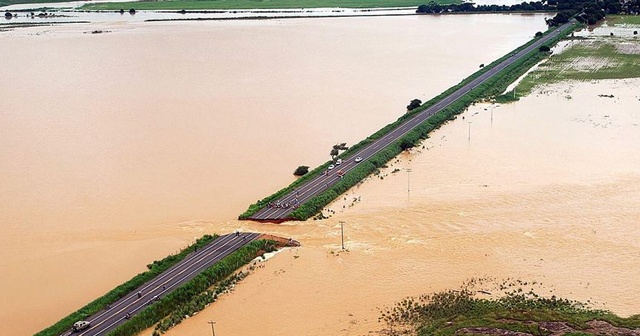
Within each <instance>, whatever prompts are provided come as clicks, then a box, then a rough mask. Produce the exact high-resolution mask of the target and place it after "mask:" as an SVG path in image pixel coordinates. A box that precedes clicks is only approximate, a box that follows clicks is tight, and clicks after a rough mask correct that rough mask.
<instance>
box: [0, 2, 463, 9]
mask: <svg viewBox="0 0 640 336" xmlns="http://www.w3.org/2000/svg"><path fill="white" fill-rule="evenodd" d="M0 1H22V0H0ZM438 2H440V3H443V4H450V3H458V2H459V1H457V0H439V1H438ZM421 3H422V0H272V1H254V0H166V1H153V2H122V3H116V2H111V3H97V4H90V5H85V6H83V7H82V9H84V10H118V9H120V8H125V9H126V8H135V9H143V10H159V9H169V10H171V9H174V10H181V9H185V10H202V9H292V8H389V7H417V6H418V5H420V4H421Z"/></svg>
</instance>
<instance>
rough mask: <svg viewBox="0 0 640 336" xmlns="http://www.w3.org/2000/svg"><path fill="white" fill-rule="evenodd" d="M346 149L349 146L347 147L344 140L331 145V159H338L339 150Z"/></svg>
mask: <svg viewBox="0 0 640 336" xmlns="http://www.w3.org/2000/svg"><path fill="white" fill-rule="evenodd" d="M347 149H349V147H347V143H346V142H343V143H341V144H335V145H333V149H331V153H330V155H331V159H332V160H333V161H336V160H337V159H338V155H340V151H341V150H343V151H344V150H347Z"/></svg>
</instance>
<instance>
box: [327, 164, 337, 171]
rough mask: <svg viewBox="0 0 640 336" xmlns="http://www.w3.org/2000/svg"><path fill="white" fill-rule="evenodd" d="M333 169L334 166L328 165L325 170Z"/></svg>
mask: <svg viewBox="0 0 640 336" xmlns="http://www.w3.org/2000/svg"><path fill="white" fill-rule="evenodd" d="M335 167H336V166H334V165H329V167H327V169H329V170H331V169H333V168H335Z"/></svg>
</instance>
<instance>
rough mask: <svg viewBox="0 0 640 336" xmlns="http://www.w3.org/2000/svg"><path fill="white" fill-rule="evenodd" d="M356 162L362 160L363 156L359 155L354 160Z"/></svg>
mask: <svg viewBox="0 0 640 336" xmlns="http://www.w3.org/2000/svg"><path fill="white" fill-rule="evenodd" d="M354 161H355V162H360V161H362V157H361V156H357V157H356V159H355V160H354Z"/></svg>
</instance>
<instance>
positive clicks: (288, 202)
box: [249, 21, 575, 221]
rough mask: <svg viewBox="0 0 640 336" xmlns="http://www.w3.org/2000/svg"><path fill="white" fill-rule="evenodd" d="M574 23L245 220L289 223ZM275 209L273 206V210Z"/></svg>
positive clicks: (539, 40) (550, 34) (540, 40)
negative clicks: (299, 209)
mask: <svg viewBox="0 0 640 336" xmlns="http://www.w3.org/2000/svg"><path fill="white" fill-rule="evenodd" d="M574 22H575V21H570V22H568V23H566V24H564V25H562V26H560V27H558V28H556V30H554V31H553V32H551V33H549V34H547V35H545V36H543V37H541V38H539V39H538V40H536V41H535V42H534V43H532V44H531V45H529V46H528V47H526V48H524V49H523V50H521V51H519V52H517V53H514V54H513V55H511V56H510V57H508V58H507V59H505V60H504V61H502V62H501V63H499V64H498V65H496V66H494V67H493V68H491V69H490V70H488V71H487V72H485V73H484V74H482V75H480V76H478V78H476V79H474V80H472V81H471V82H469V83H467V84H466V85H464V86H463V87H461V88H459V89H458V90H456V91H455V92H453V93H452V94H450V95H449V96H447V97H445V98H444V99H442V100H441V101H439V102H438V103H436V104H434V105H433V106H431V107H429V108H427V109H425V110H424V111H422V112H420V113H419V114H417V115H415V116H414V117H412V118H410V119H408V120H406V121H405V122H404V123H403V124H401V125H400V126H398V127H397V128H396V129H394V130H393V131H391V132H389V133H388V134H386V135H385V136H383V137H381V138H379V139H377V140H375V141H374V142H372V143H371V144H369V145H367V146H365V147H363V148H362V149H360V151H358V152H357V153H354V154H353V155H352V156H351V158H349V159H346V160H344V161H343V163H342V164H341V165H338V166H336V167H335V168H334V169H333V170H330V171H328V174H327V175H320V176H317V177H315V178H313V179H311V180H309V181H308V182H307V183H305V184H303V185H301V186H299V187H298V188H297V189H296V190H294V191H292V192H290V193H289V194H287V195H285V196H283V197H281V198H280V199H278V200H277V201H275V202H274V204H273V206H267V207H264V208H263V209H260V210H259V211H258V212H256V213H255V214H254V215H253V216H251V217H250V218H249V219H252V220H259V221H282V220H286V219H290V216H289V215H290V214H291V212H293V210H295V206H296V205H298V204H302V203H304V202H306V201H308V200H309V199H311V198H312V197H314V196H317V195H318V194H320V193H322V192H323V191H325V190H326V189H327V188H329V187H330V186H332V185H333V184H335V183H336V182H338V181H339V180H340V176H338V174H337V172H338V171H339V170H340V171H342V173H347V172H349V171H350V170H351V169H353V168H354V167H355V166H357V165H358V164H359V163H358V162H355V160H354V158H356V157H361V158H362V159H363V161H364V160H367V159H369V158H370V157H372V156H373V155H375V154H376V153H378V152H379V151H381V150H382V149H384V148H386V147H387V146H389V145H390V144H392V143H393V142H395V141H397V140H398V139H400V138H401V137H402V136H404V135H405V134H407V133H408V132H409V131H411V130H413V129H414V128H415V127H417V126H418V125H420V124H422V123H423V122H424V121H426V120H427V119H428V118H429V117H431V116H432V115H434V114H436V113H438V112H440V111H441V110H442V109H444V108H446V107H447V106H449V105H451V104H452V103H454V102H455V101H457V100H458V99H460V98H461V97H462V96H464V95H465V94H467V93H469V92H470V91H471V90H473V89H474V88H476V87H477V86H479V85H481V84H483V83H484V82H486V81H487V80H489V79H490V78H491V77H493V76H495V75H496V74H498V73H499V72H501V71H502V70H504V69H505V68H506V67H508V66H509V65H511V64H513V63H514V62H516V61H518V60H519V59H520V58H522V57H524V56H525V55H526V54H528V53H529V52H531V51H532V50H534V49H537V48H539V47H540V46H541V45H543V44H545V43H547V42H548V41H549V40H551V39H552V38H555V37H556V36H558V34H559V33H560V32H562V31H563V30H565V29H567V28H568V27H569V26H570V25H572V24H573V23H574ZM276 205H277V206H276Z"/></svg>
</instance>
